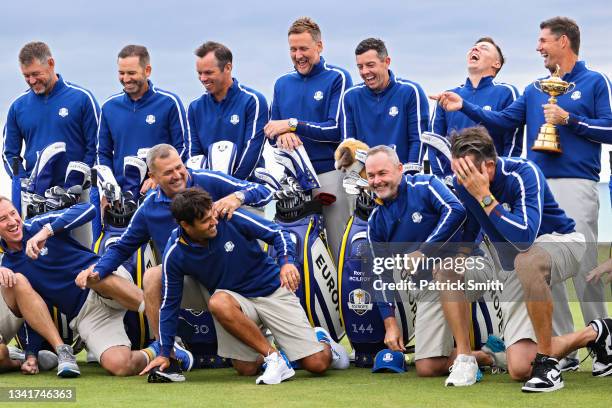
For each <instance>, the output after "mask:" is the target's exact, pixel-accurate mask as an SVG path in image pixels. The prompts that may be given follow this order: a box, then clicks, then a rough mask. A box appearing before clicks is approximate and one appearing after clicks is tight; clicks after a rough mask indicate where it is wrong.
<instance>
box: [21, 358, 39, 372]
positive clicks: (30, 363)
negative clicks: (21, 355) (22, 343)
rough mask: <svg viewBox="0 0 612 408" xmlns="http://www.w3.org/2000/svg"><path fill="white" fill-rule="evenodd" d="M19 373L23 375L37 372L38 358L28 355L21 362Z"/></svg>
mask: <svg viewBox="0 0 612 408" xmlns="http://www.w3.org/2000/svg"><path fill="white" fill-rule="evenodd" d="M21 373H22V374H25V375H34V374H38V360H37V359H36V356H34V355H29V356H27V358H26V359H25V361H24V362H23V363H22V364H21Z"/></svg>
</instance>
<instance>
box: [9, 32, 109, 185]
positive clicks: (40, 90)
mask: <svg viewBox="0 0 612 408" xmlns="http://www.w3.org/2000/svg"><path fill="white" fill-rule="evenodd" d="M19 64H20V67H21V72H22V74H23V76H24V78H25V80H26V83H27V84H28V86H29V87H30V89H28V90H27V91H26V92H24V93H22V94H21V95H19V96H18V97H17V99H15V101H13V103H12V104H11V106H10V108H9V111H8V115H7V119H6V125H5V127H4V135H3V138H4V146H3V150H2V159H3V161H4V165H5V168H6V171H7V173H8V174H9V175H12V174H13V169H12V165H13V160H14V159H15V158H18V159H20V160H24V161H25V166H20V167H19V169H18V172H19V174H16V175H18V176H20V177H25V176H29V175H30V173H31V172H32V170H33V168H34V165H35V163H36V159H37V157H38V156H37V153H38V152H39V151H41V150H42V149H43V148H44V147H46V146H48V145H49V144H51V143H54V142H65V143H66V146H67V147H69V148H68V149H66V155H65V159H64V162H63V163H61V164H60V165H58V166H57V167H56V168H55V169H54V170H55V171H54V173H53V177H52V180H51V182H52V184H51V185H63V184H64V177H65V175H66V168H67V166H68V163H69V162H70V161H80V162H83V163H85V164H87V165H88V166H92V165H93V164H94V160H95V155H96V131H97V129H98V113H99V108H98V103H97V102H96V100H95V99H94V97H93V95H92V94H91V92H89V91H88V90H86V89H84V88H81V87H80V86H78V85H75V84H72V83H70V82H68V81H66V80H64V78H63V77H62V76H61V75H60V74H56V73H55V59H54V58H53V56H52V55H51V50H50V49H49V46H48V45H47V44H45V43H43V42H30V43H28V44H26V45H24V46H23V48H22V49H21V51H20V52H19ZM24 143H25V151H24V154H23V157H21V150H22V146H23V144H24Z"/></svg>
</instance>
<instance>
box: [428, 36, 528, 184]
mask: <svg viewBox="0 0 612 408" xmlns="http://www.w3.org/2000/svg"><path fill="white" fill-rule="evenodd" d="M503 66H504V55H503V54H502V51H501V48H500V47H499V45H497V44H496V43H495V41H494V40H493V39H492V38H491V37H482V38H479V39H478V40H477V41H476V43H474V45H473V46H472V47H471V48H470V49H469V51H468V52H467V69H468V78H467V79H466V81H465V84H463V85H460V86H458V87H457V88H454V89H453V90H452V92H455V93H457V94H458V95H461V97H462V98H464V99H465V100H468V101H470V102H472V103H474V104H476V105H478V106H480V107H482V108H483V109H485V110H493V111H500V110H503V109H504V108H505V107H507V106H509V105H510V104H511V103H512V102H514V101H515V100H516V98H518V97H519V92H518V90H517V89H516V87H514V86H513V85H509V84H506V83H503V82H496V81H495V77H496V76H497V74H498V73H499V71H500V70H501V69H502V67H503ZM474 125H476V123H475V122H474V121H473V120H472V119H470V118H468V117H467V116H466V115H464V114H462V113H461V112H448V113H447V112H446V111H445V110H444V109H442V107H441V106H439V105H438V106H436V109H435V110H434V113H433V116H432V118H431V123H430V130H431V131H432V132H434V133H436V134H438V135H442V136H447V137H448V136H450V134H451V133H452V132H453V131H459V130H461V129H463V128H466V127H470V126H474ZM487 130H488V131H489V134H490V135H491V137H492V138H493V141H494V142H495V149H496V150H497V152H498V153H499V155H500V156H504V157H505V156H516V157H519V156H520V155H521V152H522V150H523V126H519V127H517V128H511V129H499V128H496V127H494V126H489V127H487ZM436 153H437V151H436V150H433V149H429V151H428V158H429V163H430V164H431V170H432V173H433V174H435V175H436V176H438V177H440V178H441V179H445V178H447V177H450V178H452V175H453V171H452V170H451V168H450V163H449V162H448V160H446V159H445V158H443V157H440V155H439V154H436Z"/></svg>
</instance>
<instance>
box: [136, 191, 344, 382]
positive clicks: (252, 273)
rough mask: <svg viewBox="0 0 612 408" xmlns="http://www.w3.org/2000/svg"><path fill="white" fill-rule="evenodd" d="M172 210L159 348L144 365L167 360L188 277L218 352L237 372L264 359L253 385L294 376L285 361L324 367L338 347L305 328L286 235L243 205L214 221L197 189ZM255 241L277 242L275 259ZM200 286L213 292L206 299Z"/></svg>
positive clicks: (250, 371)
mask: <svg viewBox="0 0 612 408" xmlns="http://www.w3.org/2000/svg"><path fill="white" fill-rule="evenodd" d="M171 210H172V215H173V216H174V218H175V219H176V221H177V223H178V224H179V227H178V228H176V229H175V230H174V231H173V233H172V236H171V237H170V239H169V240H168V244H167V246H166V250H165V251H164V260H163V263H162V265H163V302H162V305H161V308H160V312H159V313H160V325H159V338H160V352H159V355H158V356H157V357H156V358H155V360H153V361H152V362H151V363H150V364H149V365H148V366H147V367H146V368H145V370H144V371H148V370H150V369H152V368H156V367H160V368H161V369H162V370H163V369H164V368H167V367H168V365H169V360H168V357H169V356H170V351H171V349H172V343H173V342H174V336H175V335H176V330H177V325H178V311H179V306H180V304H181V299H182V298H183V299H182V300H183V301H185V299H184V297H185V295H184V293H183V288H184V286H183V280H184V278H186V277H189V278H191V281H190V282H189V285H191V286H196V287H199V288H200V291H201V292H200V296H199V297H200V301H201V305H200V308H206V306H207V305H208V309H209V310H210V312H211V313H212V315H213V316H214V318H215V328H216V331H217V339H218V344H219V349H218V353H219V355H220V356H223V357H227V358H231V359H232V363H233V365H234V368H235V369H236V371H238V373H239V374H241V375H255V374H257V373H258V371H259V369H260V367H261V363H262V360H263V361H265V364H266V367H265V371H264V373H263V374H262V375H261V376H260V377H258V378H257V380H256V384H279V383H280V382H282V381H284V380H286V379H289V378H291V377H293V375H294V374H295V372H294V370H293V368H292V367H291V364H290V361H299V362H300V365H301V367H302V368H304V369H305V370H308V371H310V372H313V373H318V374H320V373H323V372H325V371H326V370H327V368H328V367H329V366H330V365H331V364H332V361H333V359H334V357H333V354H334V352H333V351H332V348H336V349H338V348H341V346H339V345H337V344H335V343H333V342H332V341H331V339H330V338H329V335H328V334H327V333H326V332H325V330H323V329H321V328H318V329H313V328H312V327H310V324H309V323H308V319H307V318H306V313H305V312H304V310H303V309H302V307H301V306H300V301H299V299H298V298H297V296H295V294H294V293H293V292H294V291H295V290H296V289H297V288H298V285H299V283H300V274H299V272H298V270H297V269H296V267H295V265H294V260H295V246H294V244H293V242H292V241H291V238H290V236H289V233H287V232H286V231H284V230H282V229H281V228H280V227H279V226H278V225H276V224H274V223H272V222H270V221H267V220H265V219H263V218H261V217H258V216H256V215H253V214H249V213H247V212H244V211H242V210H238V211H236V212H235V213H234V216H233V217H232V218H231V219H218V218H217V214H216V213H215V212H214V210H213V205H212V198H211V196H210V195H209V194H208V193H207V192H205V191H203V190H201V189H199V188H188V189H187V190H185V191H183V192H181V193H178V194H177V195H176V196H175V197H174V200H173V202H172V205H171ZM257 239H262V240H264V241H266V242H267V243H268V244H270V245H273V246H274V249H275V251H276V253H277V254H278V257H277V259H276V260H274V259H272V258H270V256H269V255H268V254H267V253H265V252H263V251H261V249H260V247H259V244H258V243H257ZM185 289H187V288H185ZM189 289H190V290H191V291H193V289H194V288H193V287H191V288H189ZM205 291H209V292H210V293H212V296H211V297H210V300H208V302H207V301H206V299H205V297H204V296H203V293H204V292H205ZM261 326H265V327H266V328H268V329H269V330H270V331H271V332H272V335H273V336H274V339H275V343H276V344H277V345H278V347H279V348H280V349H277V348H276V346H274V345H272V344H270V342H269V341H268V340H267V339H266V338H265V337H264V335H263V333H262V331H261ZM344 354H345V353H344ZM262 356H263V358H262ZM345 357H346V362H347V363H348V356H347V355H346V354H345Z"/></svg>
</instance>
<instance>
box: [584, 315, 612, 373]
mask: <svg viewBox="0 0 612 408" xmlns="http://www.w3.org/2000/svg"><path fill="white" fill-rule="evenodd" d="M589 324H590V325H591V327H593V329H595V331H596V332H597V338H596V339H595V341H594V342H593V343H591V344H589V347H591V350H592V351H593V352H594V353H595V356H594V357H593V376H594V377H605V376H608V375H611V374H612V319H597V320H593V321H592V322H591V323H589Z"/></svg>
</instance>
